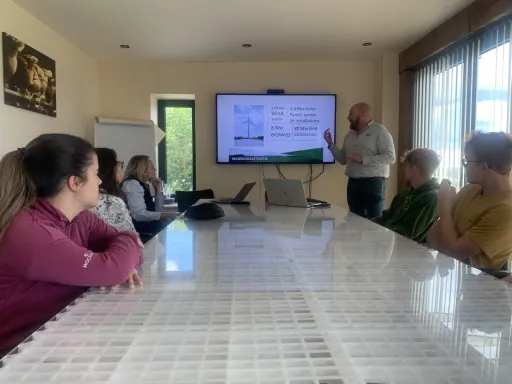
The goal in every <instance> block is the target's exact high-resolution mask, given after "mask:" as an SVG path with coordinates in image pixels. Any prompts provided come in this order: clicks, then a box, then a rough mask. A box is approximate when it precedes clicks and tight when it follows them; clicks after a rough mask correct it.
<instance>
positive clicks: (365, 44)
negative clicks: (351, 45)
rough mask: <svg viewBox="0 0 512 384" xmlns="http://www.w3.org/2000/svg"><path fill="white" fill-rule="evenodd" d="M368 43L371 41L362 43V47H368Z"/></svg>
mask: <svg viewBox="0 0 512 384" xmlns="http://www.w3.org/2000/svg"><path fill="white" fill-rule="evenodd" d="M370 45H372V43H370V42H367V43H363V47H369V46H370Z"/></svg>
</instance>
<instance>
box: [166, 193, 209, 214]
mask: <svg viewBox="0 0 512 384" xmlns="http://www.w3.org/2000/svg"><path fill="white" fill-rule="evenodd" d="M214 198H215V195H214V193H213V191H212V190H211V189H203V190H200V191H176V194H175V199H176V203H177V204H178V212H180V213H182V212H185V211H186V210H187V209H188V208H189V207H191V206H192V205H194V204H195V203H197V202H198V201H199V200H201V199H214Z"/></svg>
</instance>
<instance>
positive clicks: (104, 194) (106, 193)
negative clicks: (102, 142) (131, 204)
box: [91, 148, 137, 233]
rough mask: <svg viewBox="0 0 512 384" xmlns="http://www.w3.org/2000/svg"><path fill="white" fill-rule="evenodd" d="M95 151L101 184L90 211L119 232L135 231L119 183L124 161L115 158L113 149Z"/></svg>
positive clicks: (97, 149)
mask: <svg viewBox="0 0 512 384" xmlns="http://www.w3.org/2000/svg"><path fill="white" fill-rule="evenodd" d="M95 152H96V155H97V156H98V164H99V168H98V177H99V178H100V180H101V185H100V197H99V201H98V205H97V206H96V207H94V208H91V211H92V212H93V213H95V214H96V216H98V217H99V218H100V219H101V220H103V221H104V222H105V223H106V224H107V225H109V226H110V227H112V228H114V229H117V230H118V231H120V232H125V231H126V232H134V233H137V231H136V230H135V226H134V225H133V221H132V216H131V215H130V211H129V210H128V207H127V206H126V203H125V197H124V193H123V191H122V190H121V185H120V183H121V180H122V178H123V167H124V163H123V162H122V161H119V160H118V159H117V154H116V151H114V150H113V149H110V148H96V149H95Z"/></svg>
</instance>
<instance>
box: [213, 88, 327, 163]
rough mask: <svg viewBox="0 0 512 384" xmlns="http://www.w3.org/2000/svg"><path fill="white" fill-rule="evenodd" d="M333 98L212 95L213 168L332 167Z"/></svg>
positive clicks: (325, 96)
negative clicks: (328, 137)
mask: <svg viewBox="0 0 512 384" xmlns="http://www.w3.org/2000/svg"><path fill="white" fill-rule="evenodd" d="M327 128H330V129H331V135H332V136H333V139H335V137H334V136H335V133H336V95H297V94H277V95H275V94H225V93H222V94H217V163H218V164H332V163H334V158H333V156H332V154H331V152H330V151H329V149H328V148H327V144H326V143H325V140H324V131H325V130H326V129H327Z"/></svg>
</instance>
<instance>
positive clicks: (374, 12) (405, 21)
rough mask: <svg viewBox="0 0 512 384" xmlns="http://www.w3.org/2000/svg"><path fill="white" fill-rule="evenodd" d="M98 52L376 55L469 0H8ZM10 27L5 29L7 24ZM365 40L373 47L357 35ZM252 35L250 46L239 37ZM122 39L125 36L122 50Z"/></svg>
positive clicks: (118, 55)
mask: <svg viewBox="0 0 512 384" xmlns="http://www.w3.org/2000/svg"><path fill="white" fill-rule="evenodd" d="M14 1H15V2H16V3H17V4H19V5H20V6H22V7H23V8H25V9H26V10H27V11H29V12H30V13H32V14H33V15H34V16H36V17H37V18H38V19H40V20H41V21H42V22H44V23H45V24H47V25H49V26H50V27H51V28H53V29H54V30H55V31H57V32H58V33H59V34H60V35H62V36H63V37H65V38H67V39H68V40H70V41H71V42H72V43H74V44H75V45H76V46H77V47H79V48H80V49H82V50H83V51H84V52H86V53H88V54H90V55H91V56H93V57H96V58H98V59H100V60H119V59H120V60H167V61H277V60H285V61H288V60H304V61H318V60H337V59H343V58H345V59H346V58H351V59H353V58H369V57H377V56H378V55H381V54H383V53H385V52H398V51H401V50H402V49H404V48H406V47H407V46H409V45H410V44H411V43H413V42H415V41H417V40H418V39H419V38H421V37H422V36H424V35H425V34H426V33H428V32H429V31H430V30H432V29H433V28H434V27H436V26H437V25H439V24H441V23H442V22H443V21H445V20H446V19H448V18H449V17H451V16H452V15H454V14H456V13H457V12H458V11H460V10H461V9H463V8H464V7H465V6H467V5H468V4H470V3H472V2H473V0H429V1H427V0H14ZM7 32H8V31H7ZM367 41H370V42H372V43H373V46H371V47H363V46H362V43H363V42H367ZM244 43H251V44H253V47H252V48H250V49H247V48H245V49H244V48H242V47H241V46H240V45H241V44H244ZM120 44H129V45H130V46H131V49H129V50H126V49H125V50H123V49H121V48H119V45H120Z"/></svg>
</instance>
